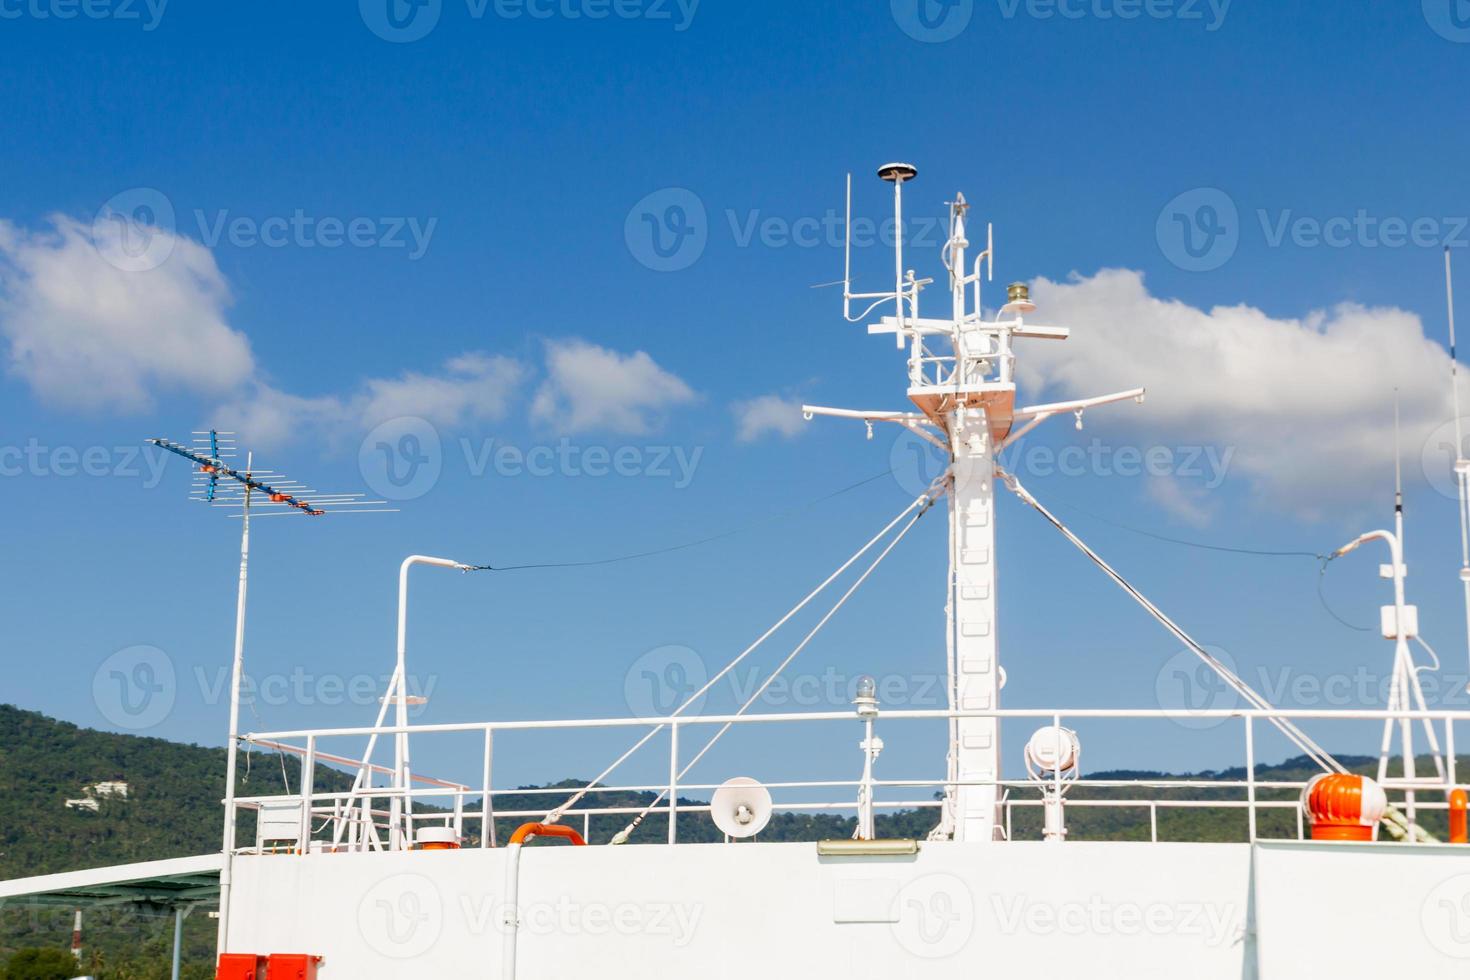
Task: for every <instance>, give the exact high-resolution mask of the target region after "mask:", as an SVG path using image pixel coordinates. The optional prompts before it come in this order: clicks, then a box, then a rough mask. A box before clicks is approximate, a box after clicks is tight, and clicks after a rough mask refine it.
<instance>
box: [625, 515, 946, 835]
mask: <svg viewBox="0 0 1470 980" xmlns="http://www.w3.org/2000/svg"><path fill="white" fill-rule="evenodd" d="M933 506H934V500H933V499H931V500H929V502H928V503H926V504H925V505H924V506H923V507H922V508H920V510H919V512H918V513H917V514H915V515H914V516H913V517H912V518H910V519H909V522H908V523H907V524H905V525H904V526H903V529H902V530H900V531H899V532H898V534H896V535H895V536H894V538H893V540H892V541H889V542H888V544H887V546H886V547H884V549H883V550H882V551H880V552H879V553H878V557H876V558H874V559H873V561H872V563H871V564H869V565H868V567H867V568H865V569H864V570H863V573H862V574H861V575H859V576H858V577H857V580H856V581H854V582H853V583H852V585H850V586H849V587H848V589H847V591H846V592H844V593H843V594H842V596H841V598H839V599H838V600H837V601H836V602H835V603H833V604H832V608H831V609H829V610H827V612H826V614H825V615H824V616H822V618H821V619H820V620H818V621H817V625H815V626H813V627H812V628H811V630H810V631H809V632H808V633H807V634H806V636H804V637H802V638H801V642H800V643H798V644H797V645H796V647H795V648H794V649H793V650H792V651H791V652H790V653H789V654H787V655H786V659H785V660H783V661H781V663H780V664H778V665H777V667H776V669H775V670H773V671H771V675H770V676H769V677H767V678H766V679H765V681H764V682H763V683H762V684H761V686H760V687H759V688H757V689H756V691H755V693H753V694H751V696H750V697H748V698H746V700H745V703H744V704H742V705H741V706H740V710H738V711H736V712H735V715H736V717H740V716H742V715H744V714H745V712H747V711H749V710H750V708H751V707H752V706H753V705H754V704H755V703H756V702H757V701H759V700H760V698H761V695H763V694H765V693H766V691H767V689H769V688H770V686H771V685H772V684H774V683H775V682H776V678H778V677H780V676H781V673H782V671H784V670H785V669H786V668H787V667H789V666H791V662H792V661H793V660H795V659H796V658H797V655H799V654H800V653H801V651H803V650H805V649H806V648H807V645H808V644H810V643H811V641H812V639H813V637H815V636H816V635H817V633H818V632H820V631H821V629H822V627H824V626H826V625H827V623H828V621H829V620H831V618H832V617H833V616H835V615H837V610H839V609H841V608H842V607H843V606H844V605H845V604H846V603H847V600H848V599H851V598H852V595H853V593H854V592H856V591H857V590H858V589H860V588H861V587H862V585H863V583H864V582H866V581H867V580H868V577H869V576H870V575H872V574H873V572H874V570H876V569H877V567H878V566H879V565H881V564H882V563H883V559H885V558H887V557H888V554H889V552H891V551H892V550H893V549H894V548H896V547H897V546H898V543H899V542H900V541H902V540H903V539H904V537H905V536H906V535H907V534H908V533H909V531H911V530H912V529H913V527H914V525H915V524H917V523H919V519H920V518H921V517H923V516H924V515H925V514H927V513H929V509H930V508H931V507H933ZM734 725H735V722H734V721H727V722H725V723H724V724H723V725H721V726H720V730H719V731H717V732H715V733H714V735H712V736H710V739H709V741H707V742H705V743H704V748H702V749H700V750H699V751H698V752H697V753H695V756H694V758H692V759H690V760H689V762H688V763H686V764H685V766H684V768H683V769H681V770H680V771H679V774H678V778H679V779H680V780H682V779H683V778H684V777H685V776H687V775H688V774H689V772H690V770H692V769H693V768H694V767H695V766H696V765H698V764H699V760H701V759H703V758H704V757H705V755H706V754H708V753H709V750H710V749H712V748H714V747H715V743H716V742H718V741H719V740H720V739H721V738H723V737H724V735H725V733H726V732H728V731H729V730H730V729H731V728H733V727H734ZM668 794H669V791H668V789H667V788H665V789H661V790H659V793H658V795H657V796H655V797H654V798H653V799H652V800H651V801H650V802H649V804H648V805H647V806H646V807H644V808H643V812H641V813H639V814H638V816H636V817H634V818H633V820H632V821H631V822H629V824H628V825H627V826H626V827H624V828H623V829H622V831H621V832H619V833H618V834H616V835H614V837H613V839H612V843H614V844H623V843H626V842H627V840H628V838H629V837H631V836H632V835H633V831H635V830H637V829H638V825H639V824H641V823H642V822H643V820H644V818H645V817H647V816H648V814H649V813H651V812H652V811H653V809H654V807H656V806H658V805H659V803H661V802H662V801H663V799H664V797H666V796H668Z"/></svg>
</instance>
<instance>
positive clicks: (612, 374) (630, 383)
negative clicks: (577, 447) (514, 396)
mask: <svg viewBox="0 0 1470 980" xmlns="http://www.w3.org/2000/svg"><path fill="white" fill-rule="evenodd" d="M695 400H696V396H695V394H694V391H693V390H692V389H691V388H690V387H689V386H688V385H687V384H685V383H684V381H683V380H682V379H681V378H679V377H678V376H677V375H674V374H671V373H669V372H668V371H665V370H664V369H663V368H661V367H659V366H658V365H657V364H656V363H654V360H653V358H651V357H649V356H648V355H647V354H646V353H644V352H643V351H635V352H634V353H632V354H620V353H618V352H617V351H614V350H608V349H607V348H606V347H599V346H597V345H596V344H591V343H588V342H587V341H585V340H564V341H554V342H548V343H547V345H546V380H545V381H544V382H542V384H541V386H540V387H539V388H538V389H537V390H536V397H535V399H534V401H533V402H532V404H531V417H532V418H533V419H534V420H535V421H537V422H540V423H542V424H544V425H546V426H549V427H550V428H552V429H554V430H555V431H557V432H560V433H564V434H572V433H577V432H589V431H599V430H600V431H606V432H615V433H618V434H620V435H643V434H645V433H648V432H652V431H653V430H654V429H656V428H658V427H659V426H660V425H661V424H662V422H663V416H664V413H665V412H666V411H667V410H668V409H670V408H673V407H675V406H678V405H685V404H689V403H690V402H693V401H695Z"/></svg>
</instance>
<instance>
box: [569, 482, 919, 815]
mask: <svg viewBox="0 0 1470 980" xmlns="http://www.w3.org/2000/svg"><path fill="white" fill-rule="evenodd" d="M946 476H947V474H946ZM943 479H944V477H941V478H940V480H936V481H935V483H934V484H932V485H931V486H930V488H929V489H928V490H926V491H925V492H924V493H922V494H920V495H919V496H918V497H916V498H915V499H914V501H913V502H912V503H910V504H909V505H908V506H907V507H905V508H904V509H903V510H902V511H900V512H899V514H898V516H897V517H895V518H893V520H891V521H889V522H888V523H887V524H886V525H885V526H884V527H883V529H882V530H881V531H879V532H878V533H877V534H875V535H873V537H871V538H870V539H868V542H867V543H866V544H864V545H863V546H862V547H861V548H859V549H858V550H857V551H856V552H854V553H853V554H852V556H851V557H850V558H848V559H847V561H845V562H843V563H842V564H841V565H839V566H838V568H837V570H836V571H834V572H833V573H832V574H831V575H829V576H827V578H826V579H825V580H823V582H822V583H821V584H820V585H818V586H817V587H816V588H815V589H813V590H812V591H811V592H809V593H807V595H806V597H805V598H803V599H802V600H801V601H800V602H798V603H797V604H796V605H794V606H792V607H791V608H790V609H789V610H787V612H786V614H785V615H784V616H782V617H781V618H780V619H778V620H776V622H775V624H773V625H772V626H771V627H770V628H769V629H767V630H766V631H765V632H764V633H762V634H761V635H760V636H759V637H758V638H757V639H756V640H755V642H754V643H752V644H750V646H748V647H746V648H745V649H744V650H742V651H741V652H740V654H739V655H738V656H736V657H735V659H734V660H731V661H730V662H729V663H728V664H726V665H725V666H724V667H722V668H721V669H720V671H719V672H718V673H717V674H715V676H713V677H711V678H710V679H709V680H708V681H706V682H705V683H704V686H703V687H701V688H700V689H699V690H698V691H695V692H694V693H693V694H691V695H690V696H689V697H688V698H687V699H685V701H684V703H683V704H681V705H679V707H677V708H675V709H674V711H673V712H672V713H671V715H670V717H675V716H678V715H680V714H683V713H684V711H685V710H686V709H687V708H688V707H689V706H690V705H691V704H695V703H696V702H697V701H698V700H699V699H700V698H702V697H704V695H706V694H708V693H709V692H710V691H711V690H713V689H714V686H715V685H716V684H718V683H719V682H720V681H721V680H723V679H724V678H725V676H726V675H728V674H729V673H730V672H731V671H732V670H734V669H735V668H736V667H737V666H739V664H740V663H741V661H743V660H744V659H745V658H746V657H748V656H750V655H751V654H752V653H754V652H755V650H756V649H757V648H758V647H759V646H760V645H761V644H762V643H764V642H766V640H768V639H770V638H771V636H772V635H774V634H775V632H776V631H777V630H779V629H780V628H781V627H782V626H785V625H786V623H787V622H789V621H790V620H791V617H793V616H795V615H796V614H797V613H798V612H800V611H801V610H802V609H804V608H806V606H807V605H808V604H809V603H810V602H811V601H812V600H813V599H815V598H816V597H817V596H818V595H820V594H821V593H822V592H823V591H825V590H826V588H827V586H829V585H831V584H832V583H833V582H835V581H836V580H837V578H838V577H839V576H841V575H842V573H843V572H846V571H847V570H848V569H849V568H851V567H852V566H853V565H854V564H856V563H857V560H858V559H859V558H861V557H862V556H863V555H865V554H867V553H868V552H869V551H871V550H872V549H873V547H874V546H875V545H876V544H877V543H878V542H879V541H881V540H883V538H885V537H886V536H887V535H888V534H889V532H891V531H892V530H893V529H894V528H895V527H897V526H898V525H899V523H900V522H901V521H902V520H903V519H904V518H905V517H907V516H908V515H909V514H910V513H911V512H912V511H913V510H914V508H916V507H924V508H925V509H927V508H928V507H929V506H930V505H931V504H933V502H934V501H935V500H937V499H938V498H939V497H940V496H942V495H943V493H944V492H945V490H944V486H943V485H942V480H943ZM664 727H665V726H664V725H663V724H659V725H655V726H654V727H653V728H652V729H650V730H649V731H648V733H647V734H645V735H644V736H643V737H642V738H640V739H639V740H638V741H636V742H634V743H633V745H632V746H630V747H629V748H628V749H627V751H625V752H624V753H623V754H622V755H620V756H618V758H617V759H615V760H613V762H612V764H611V765H609V766H608V767H607V768H606V769H604V770H603V771H602V772H601V773H599V774H598V775H597V776H595V777H593V778H592V779H591V780H589V781H588V782H587V785H585V786H583V787H582V788H581V789H579V790H577V791H576V792H575V793H573V794H572V795H571V796H570V797H568V798H567V800H566V801H565V802H563V803H562V804H561V805H560V806H557V807H555V808H554V809H552V810H550V811H548V812H547V814H546V816H544V817H543V818H542V819H541V823H556V822H557V821H558V820H560V819H561V816H562V814H563V813H565V812H566V811H567V809H569V808H570V807H573V806H575V805H576V804H577V803H578V802H579V801H580V800H581V799H582V798H583V797H585V796H586V795H587V794H588V792H590V791H591V790H592V788H593V787H595V786H596V785H597V784H599V783H601V782H602V781H603V780H604V779H606V778H607V777H608V776H610V775H611V774H612V773H613V772H614V771H615V770H616V769H617V768H618V767H619V766H621V765H622V764H623V763H624V762H627V761H628V759H629V758H631V757H632V755H633V754H634V753H635V752H637V751H638V750H639V749H641V748H643V746H645V745H647V744H648V742H649V741H650V740H651V739H652V738H653V737H654V736H655V735H657V734H658V733H659V732H661V731H663V729H664Z"/></svg>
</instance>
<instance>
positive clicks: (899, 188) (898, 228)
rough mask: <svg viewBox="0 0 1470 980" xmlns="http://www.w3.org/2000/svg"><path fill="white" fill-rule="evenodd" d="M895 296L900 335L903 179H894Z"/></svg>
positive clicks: (901, 324) (901, 321)
mask: <svg viewBox="0 0 1470 980" xmlns="http://www.w3.org/2000/svg"><path fill="white" fill-rule="evenodd" d="M893 297H894V305H895V311H894V313H895V315H896V316H897V317H898V329H899V332H900V336H902V331H903V320H904V317H903V179H902V178H901V177H900V178H898V179H895V180H894V181H893Z"/></svg>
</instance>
